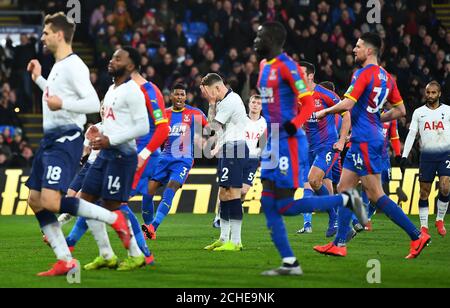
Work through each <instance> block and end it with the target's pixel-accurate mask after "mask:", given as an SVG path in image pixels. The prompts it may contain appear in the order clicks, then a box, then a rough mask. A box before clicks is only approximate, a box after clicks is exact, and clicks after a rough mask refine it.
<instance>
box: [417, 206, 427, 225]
mask: <svg viewBox="0 0 450 308" xmlns="http://www.w3.org/2000/svg"><path fill="white" fill-rule="evenodd" d="M428 213H429V209H428V208H427V207H419V218H420V226H421V227H426V228H428Z"/></svg>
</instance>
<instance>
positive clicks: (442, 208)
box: [436, 199, 448, 221]
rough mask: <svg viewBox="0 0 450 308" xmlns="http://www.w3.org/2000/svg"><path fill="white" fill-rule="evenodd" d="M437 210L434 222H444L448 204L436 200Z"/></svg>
mask: <svg viewBox="0 0 450 308" xmlns="http://www.w3.org/2000/svg"><path fill="white" fill-rule="evenodd" d="M437 208H438V212H437V216H436V221H438V220H444V217H445V214H447V209H448V202H442V201H441V200H439V199H438V201H437Z"/></svg>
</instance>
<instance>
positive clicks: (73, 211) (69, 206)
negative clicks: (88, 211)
mask: <svg viewBox="0 0 450 308" xmlns="http://www.w3.org/2000/svg"><path fill="white" fill-rule="evenodd" d="M79 204H80V199H78V198H75V197H64V198H61V205H60V209H59V212H60V213H61V214H63V213H67V214H70V215H72V216H77V214H78V208H79Z"/></svg>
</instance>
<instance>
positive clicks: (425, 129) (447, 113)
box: [401, 81, 450, 236]
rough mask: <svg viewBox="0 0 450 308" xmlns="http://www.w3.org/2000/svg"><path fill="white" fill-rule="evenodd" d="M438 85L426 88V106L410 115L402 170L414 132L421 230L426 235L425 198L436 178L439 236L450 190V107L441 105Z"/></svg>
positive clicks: (442, 228) (411, 144)
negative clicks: (417, 137) (418, 160)
mask: <svg viewBox="0 0 450 308" xmlns="http://www.w3.org/2000/svg"><path fill="white" fill-rule="evenodd" d="M440 97H441V86H440V85H439V83H438V82H436V81H431V82H430V83H428V85H427V86H426V88H425V101H426V104H425V106H422V107H420V108H418V109H416V110H415V111H414V113H413V116H412V120H411V125H410V126H409V134H408V137H407V138H406V142H405V147H404V150H403V155H402V160H401V168H402V169H403V170H404V169H405V167H406V165H407V158H408V155H409V152H410V151H411V148H412V146H413V144H414V140H415V138H416V135H417V132H419V135H420V147H421V154H420V170H419V182H420V200H419V216H420V224H421V226H422V231H423V232H426V233H428V213H429V210H428V208H429V205H428V197H429V196H430V191H431V184H432V183H433V181H434V178H435V176H436V175H437V176H438V177H439V197H438V201H437V209H438V213H437V217H436V224H435V225H436V228H437V231H438V233H439V234H440V235H441V236H445V235H446V233H447V231H446V230H445V226H444V217H445V214H446V213H447V208H448V200H449V189H450V183H449V181H450V107H449V106H447V105H444V104H441V103H440V100H439V99H440Z"/></svg>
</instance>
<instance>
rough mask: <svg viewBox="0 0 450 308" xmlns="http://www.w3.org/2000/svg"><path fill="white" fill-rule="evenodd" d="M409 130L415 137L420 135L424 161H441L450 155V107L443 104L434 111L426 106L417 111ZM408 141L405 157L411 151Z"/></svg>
mask: <svg viewBox="0 0 450 308" xmlns="http://www.w3.org/2000/svg"><path fill="white" fill-rule="evenodd" d="M409 130H410V134H412V135H413V136H414V137H415V136H416V134H417V132H419V134H420V149H421V158H422V159H424V160H440V159H441V158H442V157H445V156H448V155H450V106H447V105H443V104H442V105H440V106H439V107H438V108H436V109H434V110H433V109H430V108H429V107H428V106H426V105H425V106H422V107H420V108H418V109H416V110H415V111H414V113H413V117H412V120H411V125H410V127H409ZM408 139H411V138H410V137H409V135H408ZM408 139H407V144H405V153H404V154H403V156H405V154H409V151H410V150H411V149H410V148H409V143H411V142H408V141H409V140H408ZM413 141H414V139H413ZM411 147H412V146H411ZM406 157H407V155H406Z"/></svg>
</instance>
